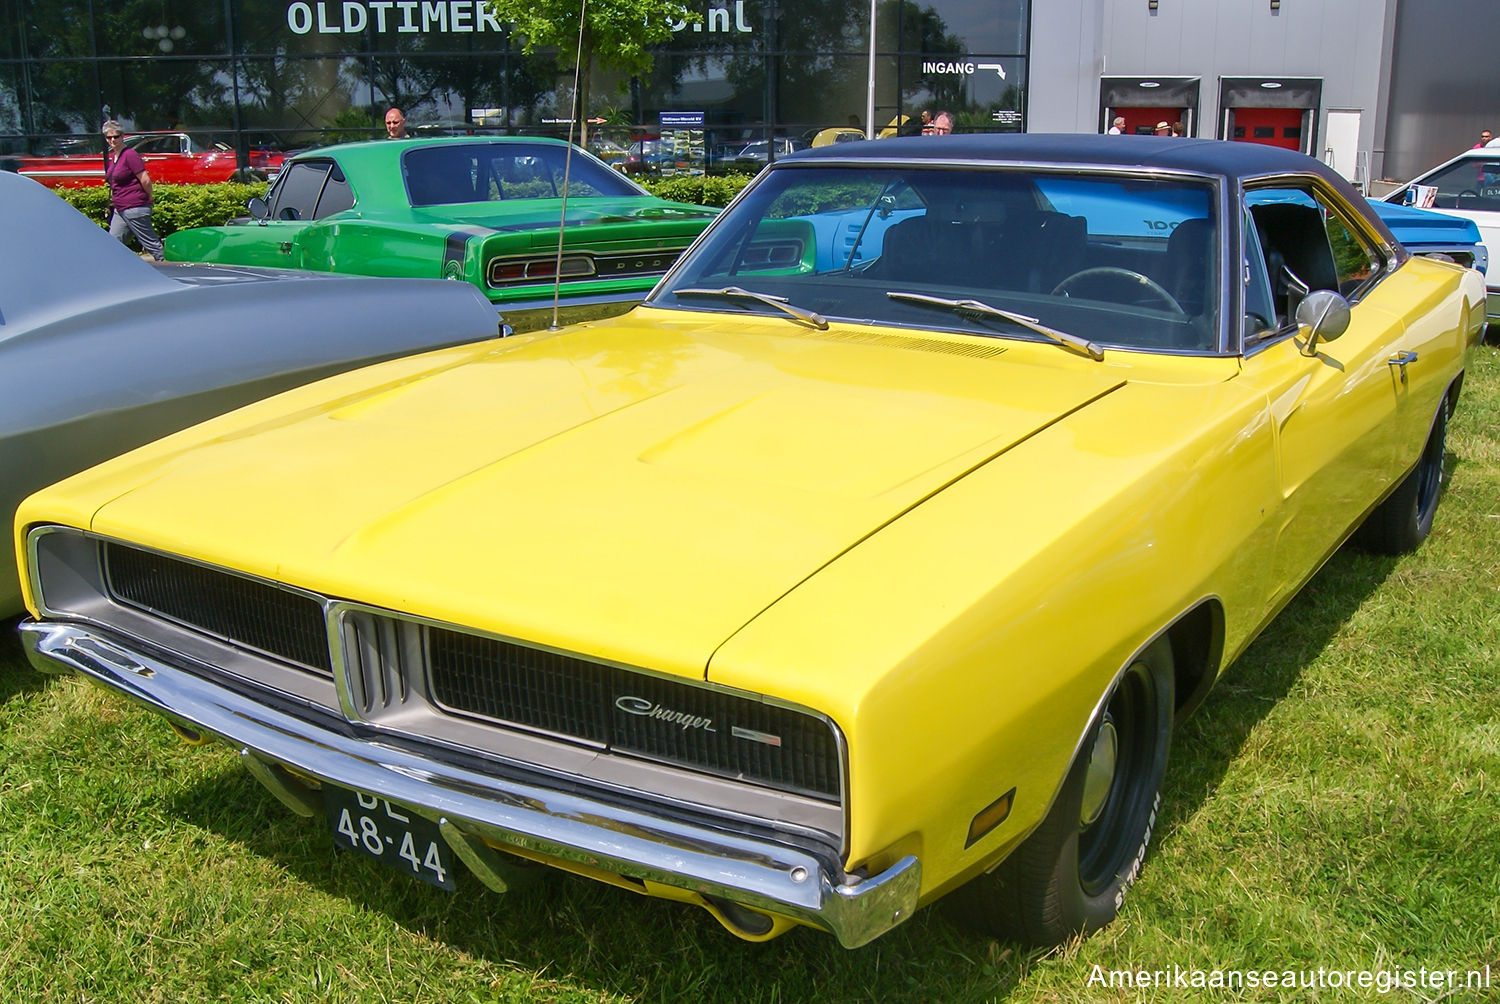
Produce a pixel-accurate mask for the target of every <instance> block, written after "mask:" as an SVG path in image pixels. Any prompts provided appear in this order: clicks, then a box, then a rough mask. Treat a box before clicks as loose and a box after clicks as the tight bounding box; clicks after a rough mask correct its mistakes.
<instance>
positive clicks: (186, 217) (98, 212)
mask: <svg viewBox="0 0 1500 1004" xmlns="http://www.w3.org/2000/svg"><path fill="white" fill-rule="evenodd" d="M56 191H57V194H58V195H60V196H62V198H63V199H64V200H65V201H67V202H69V203H71V204H72V205H73V206H75V207H76V208H77V209H78V211H79V212H81V213H82V214H83V215H85V216H87V217H88V218H89V219H91V220H93V221H94V222H95V223H97V224H99V225H100V226H101V227H102V226H106V225H107V224H106V222H105V220H106V214H107V213H108V211H109V190H108V189H107V188H105V187H104V186H103V185H92V186H90V187H88V188H60V189H57V190H56ZM152 194H153V195H155V196H156V208H155V209H154V210H153V211H152V213H151V222H152V225H154V226H155V227H156V232H157V233H159V234H161V235H162V236H163V237H165V236H166V235H167V234H170V233H172V232H173V231H174V230H186V229H188V228H189V227H212V226H218V225H220V224H222V223H224V222H225V221H227V220H230V219H232V218H234V217H236V216H244V215H246V214H247V211H246V209H245V203H247V202H249V201H250V198H251V196H255V195H265V194H266V184H265V182H258V183H256V184H251V185H244V184H240V183H239V182H235V181H229V182H225V183H224V184H221V185H156V186H154V187H153V188H152Z"/></svg>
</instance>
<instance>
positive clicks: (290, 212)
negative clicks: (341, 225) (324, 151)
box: [271, 160, 330, 220]
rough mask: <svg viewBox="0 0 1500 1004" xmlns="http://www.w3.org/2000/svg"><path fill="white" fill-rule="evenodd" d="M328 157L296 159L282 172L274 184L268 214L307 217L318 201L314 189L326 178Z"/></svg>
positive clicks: (287, 217)
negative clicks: (273, 200) (274, 189)
mask: <svg viewBox="0 0 1500 1004" xmlns="http://www.w3.org/2000/svg"><path fill="white" fill-rule="evenodd" d="M329 167H330V164H329V162H328V161H326V160H325V161H299V162H298V163H295V164H293V165H292V166H291V167H289V168H287V170H286V171H285V172H284V173H283V174H282V177H281V180H280V181H279V182H278V184H277V185H276V204H275V205H273V206H272V207H271V218H272V219H276V220H310V219H313V211H314V209H316V207H317V205H318V193H320V192H321V191H322V190H323V182H324V181H326V180H327V178H328V169H329Z"/></svg>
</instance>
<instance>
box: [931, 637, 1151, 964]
mask: <svg viewBox="0 0 1500 1004" xmlns="http://www.w3.org/2000/svg"><path fill="white" fill-rule="evenodd" d="M1173 681H1174V673H1173V667H1172V648H1171V644H1170V643H1169V642H1168V641H1167V639H1166V638H1165V637H1163V638H1159V639H1157V640H1156V641H1155V642H1153V643H1152V644H1151V645H1150V646H1148V647H1147V648H1146V649H1145V651H1143V652H1141V654H1140V655H1138V656H1136V658H1135V660H1134V661H1133V662H1132V663H1131V664H1130V666H1129V668H1127V669H1126V670H1125V672H1124V673H1123V674H1122V675H1121V677H1120V679H1119V680H1118V681H1117V682H1116V684H1115V686H1114V689H1113V690H1112V691H1111V692H1110V695H1109V699H1108V700H1107V701H1105V703H1104V707H1103V711H1102V712H1101V713H1100V715H1099V717H1098V718H1097V719H1096V720H1095V721H1094V723H1093V724H1092V725H1091V726H1090V728H1089V731H1088V735H1087V736H1086V737H1085V740H1084V745H1083V750H1082V751H1081V753H1080V755H1079V756H1078V758H1077V760H1076V762H1075V763H1074V764H1073V767H1072V769H1070V770H1069V772H1068V776H1067V778H1066V780H1064V782H1063V786H1062V789H1061V790H1060V791H1059V793H1058V796H1057V801H1056V802H1055V803H1054V804H1053V806H1052V809H1051V811H1049V812H1048V813H1047V816H1046V818H1045V819H1044V820H1043V821H1042V823H1041V825H1040V826H1039V827H1037V829H1036V830H1035V831H1034V832H1033V833H1032V834H1031V835H1030V836H1029V837H1027V838H1026V840H1025V841H1024V842H1023V843H1022V844H1021V845H1020V846H1019V847H1018V848H1016V850H1015V851H1014V852H1012V853H1011V854H1010V856H1009V857H1007V858H1006V859H1005V860H1004V861H1002V862H1001V863H1000V864H999V866H998V867H996V868H995V869H994V870H993V871H991V872H989V873H988V874H985V875H981V876H979V877H978V878H976V879H974V880H973V881H971V882H970V883H969V884H968V885H966V886H964V887H963V888H962V889H959V890H957V891H956V892H955V893H954V894H953V896H952V897H950V902H951V906H952V908H953V910H954V912H955V914H956V915H957V918H958V919H959V921H960V922H962V923H965V924H968V925H969V926H972V927H976V928H978V929H980V930H982V931H984V932H986V933H988V934H992V935H995V936H997V937H1000V938H1004V939H1006V940H1010V941H1017V942H1020V943H1022V944H1027V945H1056V944H1060V943H1061V942H1063V941H1066V940H1067V939H1068V938H1070V937H1072V936H1073V935H1076V934H1087V933H1089V932H1091V931H1096V930H1098V929H1099V928H1101V927H1103V926H1104V925H1106V924H1108V923H1109V922H1110V921H1112V920H1114V919H1115V916H1116V915H1117V914H1118V913H1119V911H1120V907H1121V905H1122V904H1123V903H1124V900H1125V893H1126V892H1127V891H1128V890H1129V888H1130V886H1131V884H1132V883H1134V882H1135V879H1136V876H1137V875H1139V874H1140V868H1141V862H1142V861H1143V860H1144V859H1145V856H1146V849H1147V847H1149V846H1150V843H1151V834H1152V832H1153V830H1154V829H1155V827H1156V813H1157V809H1158V808H1159V806H1160V805H1161V784H1162V778H1163V776H1164V775H1165V774H1166V768H1167V748H1168V745H1169V742H1170V738H1171V733H1172V716H1173V712H1174V708H1175V706H1174V703H1173V702H1174V685H1173Z"/></svg>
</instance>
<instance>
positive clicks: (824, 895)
mask: <svg viewBox="0 0 1500 1004" xmlns="http://www.w3.org/2000/svg"><path fill="white" fill-rule="evenodd" d="M18 630H19V632H20V635H21V641H22V645H23V647H24V648H25V650H26V653H27V656H28V657H29V658H30V660H31V662H32V664H33V665H34V666H36V668H37V669H39V670H42V671H43V672H52V673H55V672H59V671H73V672H77V673H81V674H83V675H85V676H87V677H89V678H91V679H92V680H94V681H95V682H97V683H100V684H102V685H104V686H106V687H109V688H110V689H112V690H116V691H119V692H120V693H122V694H124V695H125V696H126V697H129V698H131V699H133V700H135V701H139V702H140V703H142V704H144V705H146V706H147V707H149V708H151V709H153V710H155V711H157V712H159V713H161V714H162V715H164V716H165V717H166V718H168V719H169V720H170V721H172V722H175V723H177V724H178V725H183V726H186V727H188V728H189V729H192V730H194V731H199V732H202V733H205V734H206V735H208V736H211V737H213V738H217V739H219V740H221V741H223V742H226V743H228V744H230V745H232V746H234V747H235V748H237V749H239V750H240V751H241V752H242V754H243V755H244V756H245V759H246V762H247V764H251V765H253V766H252V772H254V773H256V774H257V776H258V777H261V780H263V781H267V783H268V785H270V786H273V789H274V784H273V782H274V780H275V777H277V776H280V775H279V774H276V775H272V777H271V779H270V780H268V779H267V777H264V776H262V773H265V774H270V773H271V772H270V771H268V770H266V765H273V766H281V767H286V768H290V769H291V770H292V771H293V772H295V774H300V775H305V776H309V777H314V778H317V779H319V780H320V781H323V782H327V783H329V784H334V785H339V786H342V787H346V788H353V789H357V790H360V791H365V792H369V793H371V794H376V795H380V796H382V797H384V798H388V799H390V800H391V801H392V802H395V803H398V804H400V805H403V806H406V807H408V808H410V809H412V810H414V811H416V812H418V813H420V814H421V815H423V816H426V817H428V818H429V819H432V820H434V821H436V822H437V823H438V824H439V825H440V827H441V828H442V830H443V832H444V834H445V836H447V837H448V839H449V841H450V843H453V844H454V849H455V850H456V851H457V852H458V856H459V857H460V858H461V859H463V860H464V861H466V862H467V863H469V864H470V866H471V867H475V869H476V871H479V870H481V868H480V867H478V866H481V865H482V861H476V853H477V852H476V849H478V851H479V852H482V850H483V848H484V846H485V845H483V843H482V842H483V841H484V840H489V841H492V842H493V843H494V844H496V845H499V846H501V847H506V846H509V847H515V848H517V849H520V850H526V851H531V852H533V853H535V854H540V855H545V856H549V857H552V858H557V859H561V860H563V861H571V862H578V863H582V864H586V865H588V866H590V867H592V868H597V869H601V870H603V871H607V872H613V873H616V874H619V875H622V876H625V877H627V878H635V879H645V880H649V881H653V882H658V883H661V884H662V885H666V886H673V887H677V888H680V889H686V890H689V891H692V892H694V893H697V894H699V895H701V896H704V897H709V898H719V899H723V900H728V901H729V902H732V903H737V904H740V905H742V906H746V907H750V908H753V909H758V910H763V911H766V912H768V913H771V914H777V915H781V916H784V917H790V918H793V919H796V920H801V921H805V922H807V923H809V924H812V925H813V926H816V927H822V928H826V929H827V930H829V931H831V932H832V933H833V934H834V936H835V937H836V938H838V940H839V942H840V943H841V944H842V945H844V946H845V947H847V948H854V947H857V946H859V945H863V944H865V943H866V942H868V941H870V940H872V939H873V938H875V937H877V936H878V935H880V934H882V933H884V932H885V931H887V930H889V929H891V928H892V927H894V926H896V925H897V924H899V923H901V922H902V921H904V920H906V919H907V918H908V917H910V916H911V914H912V913H913V911H914V910H915V909H916V905H917V894H918V888H919V886H920V884H921V872H922V870H921V865H920V863H919V862H918V861H917V859H916V858H914V857H910V856H908V857H904V858H902V859H901V860H900V861H898V862H896V863H895V864H894V865H892V866H891V867H890V868H888V869H887V870H886V871H884V872H882V873H880V874H879V875H875V876H872V877H870V878H866V879H860V878H858V877H856V876H850V875H846V874H845V873H844V872H843V870H842V869H841V868H840V867H839V864H838V862H837V861H833V860H830V859H829V857H828V856H824V855H818V854H815V853H812V852H810V851H808V850H805V849H802V848H798V847H792V846H788V845H786V844H782V843H777V842H774V841H771V840H766V839H759V838H755V837H748V836H742V835H739V834H735V833H732V832H729V831H727V830H720V829H716V828H711V827H709V826H705V825H701V824H696V823H691V822H683V821H679V820H673V819H668V818H662V817H660V816H654V815H651V814H649V813H647V812H644V811H638V810H633V809H630V808H624V807H621V806H618V805H613V804H610V803H608V802H604V801H601V800H596V799H592V798H590V797H588V796H587V795H584V794H578V793H569V792H560V791H554V790H551V789H549V788H545V787H541V786H539V785H531V784H525V783H519V782H515V781H511V780H500V779H497V778H495V777H493V776H490V775H487V774H483V773H479V772H477V771H471V770H465V769H463V768H459V767H455V766H453V765H450V764H447V763H442V762H439V761H435V760H432V759H429V758H426V757H423V756H420V755H417V754H414V753H410V752H407V751H405V750H401V749H396V748H393V747H391V746H387V745H383V744H380V743H377V742H371V741H367V740H362V739H358V738H353V737H350V736H345V735H341V734H339V733H336V732H333V731H330V730H327V729H322V728H319V727H318V726H317V725H315V724H312V723H309V722H307V721H304V720H302V719H301V718H297V717H294V716H292V715H288V714H285V713H283V712H280V711H277V710H275V709H273V708H270V707H267V706H265V705H263V704H261V703H259V702H257V701H255V700H253V699H251V698H249V697H246V696H243V695H241V694H239V693H237V692H235V691H232V690H229V689H227V688H225V687H221V686H218V685H216V684H214V683H212V682H210V681H208V680H205V679H203V678H201V677H199V676H197V675H195V674H193V673H190V672H186V671H184V670H181V669H178V668H176V667H174V666H172V665H171V664H169V663H166V662H163V661H162V660H161V659H160V658H157V657H155V656H152V655H148V654H146V653H144V652H141V651H139V650H136V649H134V648H133V647H132V646H131V644H130V643H129V642H128V641H124V640H122V639H119V638H117V637H115V636H112V635H110V634H109V633H107V632H105V631H102V630H100V629H98V628H94V627H91V626H88V625H80V624H71V623H62V622H56V621H32V620H26V621H23V622H22V623H21V624H20V625H19V628H18ZM257 761H258V762H257ZM283 800H287V799H286V798H284V799H283ZM476 838H478V839H476ZM481 856H482V854H481ZM481 877H483V876H481Z"/></svg>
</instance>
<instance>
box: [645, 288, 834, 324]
mask: <svg viewBox="0 0 1500 1004" xmlns="http://www.w3.org/2000/svg"><path fill="white" fill-rule="evenodd" d="M670 292H671V293H672V295H673V296H723V297H730V298H737V299H743V300H755V301H757V302H759V303H764V304H765V305H766V306H768V307H775V308H776V309H777V310H780V311H782V312H783V313H787V314H791V315H792V316H793V317H795V318H796V319H797V320H799V321H806V322H807V323H808V324H811V325H812V326H813V327H815V328H817V329H818V330H819V331H827V330H828V319H827V318H826V317H824V316H823V315H822V314H818V313H815V312H813V311H811V310H808V309H807V308H806V307H799V306H797V305H796V304H793V303H789V302H787V298H786V297H784V296H771V295H770V294H769V293H757V292H755V291H753V290H749V289H745V288H744V287H742V286H723V287H721V288H719V289H674V290H670Z"/></svg>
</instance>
